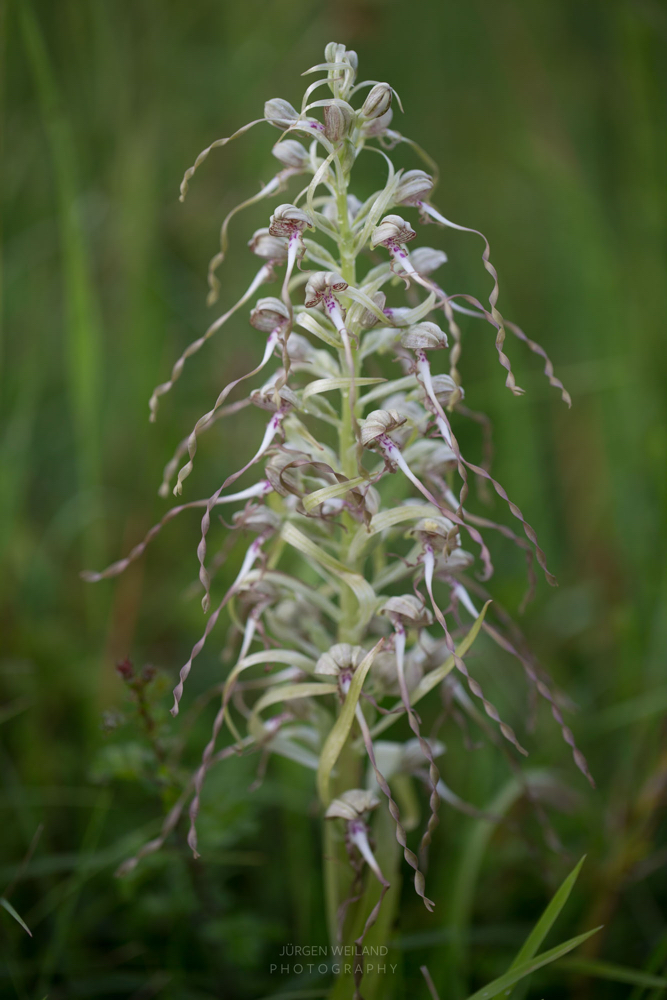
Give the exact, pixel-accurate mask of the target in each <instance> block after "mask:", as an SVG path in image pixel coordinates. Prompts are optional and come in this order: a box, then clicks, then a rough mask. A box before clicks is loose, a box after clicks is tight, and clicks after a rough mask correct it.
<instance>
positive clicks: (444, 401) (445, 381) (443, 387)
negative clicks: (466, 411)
mask: <svg viewBox="0 0 667 1000" xmlns="http://www.w3.org/2000/svg"><path fill="white" fill-rule="evenodd" d="M431 382H432V384H433V391H434V392H435V397H436V399H437V400H438V402H439V403H440V404H441V406H448V405H449V403H450V401H451V399H452V397H453V396H454V393H456V394H457V400H459V399H463V397H464V396H465V392H464V391H463V389H462V388H461V386H460V385H457V384H456V382H455V381H454V379H453V378H451V376H450V375H433V376H432V378H431ZM422 396H423V398H424V399H426V398H427V394H426V390H424V391H423V392H422Z"/></svg>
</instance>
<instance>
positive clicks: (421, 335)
mask: <svg viewBox="0 0 667 1000" xmlns="http://www.w3.org/2000/svg"><path fill="white" fill-rule="evenodd" d="M401 344H402V345H403V347H407V348H408V349H409V350H412V351H436V350H438V348H441V347H447V334H446V333H445V332H444V330H441V329H440V327H439V326H438V324H437V323H429V322H428V320H426V321H424V322H423V323H415V324H414V326H410V327H408V329H407V330H406V331H405V333H404V334H403V336H402V337H401ZM447 377H449V376H447Z"/></svg>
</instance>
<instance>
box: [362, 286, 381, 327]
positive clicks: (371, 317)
mask: <svg viewBox="0 0 667 1000" xmlns="http://www.w3.org/2000/svg"><path fill="white" fill-rule="evenodd" d="M371 299H372V300H373V302H374V303H375V305H376V306H377V307H378V309H379V310H380V312H382V310H383V309H384V307H385V304H386V302H387V296H386V295H385V294H384V292H375V293H374V294H373V295H371ZM379 322H380V320H379V318H378V317H377V316H376V315H375V313H373V312H371V311H370V309H363V310H362V311H361V312H360V313H359V326H360V327H361V329H362V330H372V329H373V327H374V326H377V325H378V323H379Z"/></svg>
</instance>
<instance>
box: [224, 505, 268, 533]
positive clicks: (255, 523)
mask: <svg viewBox="0 0 667 1000" xmlns="http://www.w3.org/2000/svg"><path fill="white" fill-rule="evenodd" d="M232 521H233V522H234V524H235V525H236V526H237V527H239V528H247V529H248V530H249V531H256V532H257V534H258V535H261V534H263V533H267V534H268V533H269V532H271V533H272V532H274V531H277V530H278V528H279V527H280V515H279V514H277V513H276V512H275V510H271V508H270V507H265V506H264V505H263V504H262V505H261V506H255V507H251V508H250V510H237V512H236V513H235V514H234V516H233V517H232Z"/></svg>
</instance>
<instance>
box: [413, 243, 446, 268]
mask: <svg viewBox="0 0 667 1000" xmlns="http://www.w3.org/2000/svg"><path fill="white" fill-rule="evenodd" d="M410 263H411V264H412V266H413V267H414V269H415V271H419V273H420V274H432V273H433V271H437V269H438V268H439V267H442V265H443V264H446V263H447V254H446V253H445V252H444V251H443V250H434V249H433V248H432V247H415V249H414V250H413V251H412V253H411V254H410Z"/></svg>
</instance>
